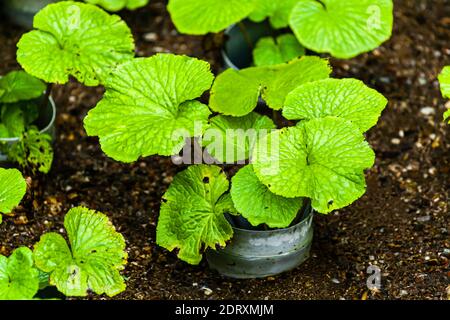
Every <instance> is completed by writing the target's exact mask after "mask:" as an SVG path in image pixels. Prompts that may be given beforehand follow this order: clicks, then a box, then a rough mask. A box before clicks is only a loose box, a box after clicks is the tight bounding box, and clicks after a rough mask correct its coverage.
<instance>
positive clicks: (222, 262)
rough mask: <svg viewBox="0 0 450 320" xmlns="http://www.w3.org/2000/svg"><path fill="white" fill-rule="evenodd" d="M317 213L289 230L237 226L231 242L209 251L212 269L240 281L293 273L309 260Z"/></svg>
mask: <svg viewBox="0 0 450 320" xmlns="http://www.w3.org/2000/svg"><path fill="white" fill-rule="evenodd" d="M312 222H313V211H312V209H311V208H308V209H307V210H305V212H304V215H303V218H302V220H301V221H300V222H299V223H298V224H296V225H294V226H292V227H289V228H285V229H276V230H268V231H257V230H247V229H241V228H237V227H233V231H234V235H233V238H232V240H231V243H230V244H229V245H227V246H226V247H225V248H224V249H219V250H212V249H209V250H207V252H206V258H207V260H208V263H209V266H210V267H211V268H212V269H215V270H217V271H218V272H219V273H221V274H222V275H224V276H227V277H230V278H237V279H251V278H264V277H268V276H273V275H277V274H280V273H282V272H285V271H289V270H292V269H294V268H296V267H298V266H299V265H300V264H302V263H303V262H304V261H306V260H307V259H308V258H309V253H310V249H311V243H312V238H313V226H312Z"/></svg>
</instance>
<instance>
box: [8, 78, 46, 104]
mask: <svg viewBox="0 0 450 320" xmlns="http://www.w3.org/2000/svg"><path fill="white" fill-rule="evenodd" d="M0 90H1V91H2V92H3V94H0V102H4V103H12V102H18V101H21V100H31V99H35V98H38V97H40V96H41V95H42V94H43V93H44V90H45V84H44V83H43V82H42V81H41V80H39V79H37V78H35V77H33V76H30V75H29V74H28V73H26V72H24V71H12V72H10V73H8V74H7V75H6V76H4V77H2V78H0Z"/></svg>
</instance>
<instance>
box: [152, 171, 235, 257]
mask: <svg viewBox="0 0 450 320" xmlns="http://www.w3.org/2000/svg"><path fill="white" fill-rule="evenodd" d="M228 188H229V182H228V179H227V177H226V176H225V174H224V173H223V172H222V171H221V169H220V168H219V167H217V166H207V165H195V166H191V167H189V168H188V169H186V170H184V171H182V172H180V173H178V174H177V175H176V176H175V178H174V180H173V182H172V184H171V185H170V187H169V189H168V190H167V192H166V193H165V194H164V196H163V203H162V205H161V211H160V215H159V220H158V227H157V231H156V242H157V243H158V245H160V246H162V247H164V248H166V249H167V250H169V251H172V250H174V249H178V250H179V251H178V258H180V259H181V260H184V261H186V262H188V263H190V264H199V263H200V261H201V259H202V256H201V253H202V251H203V250H204V249H207V248H212V249H216V246H222V247H223V246H225V243H226V241H228V240H230V239H231V237H232V236H233V229H232V228H231V225H230V224H229V222H228V221H227V220H226V218H225V216H224V214H225V213H231V214H233V213H234V212H235V209H234V207H233V203H232V201H231V197H230V196H229V194H228V193H227V191H228Z"/></svg>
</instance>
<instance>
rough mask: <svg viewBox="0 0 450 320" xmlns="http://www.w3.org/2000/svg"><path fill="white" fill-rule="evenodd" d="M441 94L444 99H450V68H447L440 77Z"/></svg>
mask: <svg viewBox="0 0 450 320" xmlns="http://www.w3.org/2000/svg"><path fill="white" fill-rule="evenodd" d="M439 83H440V84H441V92H442V96H443V97H444V98H450V66H447V67H445V68H444V69H443V70H442V72H441V74H440V75H439Z"/></svg>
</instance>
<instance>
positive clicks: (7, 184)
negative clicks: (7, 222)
mask: <svg viewBox="0 0 450 320" xmlns="http://www.w3.org/2000/svg"><path fill="white" fill-rule="evenodd" d="M26 191H27V184H26V182H25V179H24V178H23V176H22V174H21V173H20V171H18V170H16V169H3V168H0V224H1V223H2V220H3V216H2V214H10V213H11V212H12V211H13V209H14V208H15V207H17V206H18V205H19V203H20V201H22V198H23V197H24V196H25V193H26Z"/></svg>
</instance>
